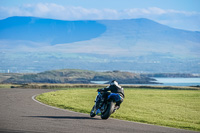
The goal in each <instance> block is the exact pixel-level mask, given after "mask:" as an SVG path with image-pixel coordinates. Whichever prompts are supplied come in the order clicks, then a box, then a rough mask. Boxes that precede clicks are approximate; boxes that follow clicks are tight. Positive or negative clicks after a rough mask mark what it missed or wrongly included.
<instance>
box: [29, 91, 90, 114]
mask: <svg viewBox="0 0 200 133" xmlns="http://www.w3.org/2000/svg"><path fill="white" fill-rule="evenodd" d="M37 95H40V94H36V95H34V96H32V99H33V101H35V102H37V103H39V104H41V105H44V106H47V107H49V108H53V109H57V110H61V111H66V112H71V113H77V114H82V115H88V114H84V113H79V112H75V111H70V110H66V109H61V108H57V107H54V106H50V105H47V104H44V103H42V102H40V101H38V100H36V99H35V97H36V96H37Z"/></svg>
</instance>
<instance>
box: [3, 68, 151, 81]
mask: <svg viewBox="0 0 200 133" xmlns="http://www.w3.org/2000/svg"><path fill="white" fill-rule="evenodd" d="M112 80H117V81H118V82H119V83H120V84H147V83H151V81H154V79H152V78H148V77H146V76H141V75H139V74H134V73H130V72H120V71H109V72H94V71H87V70H77V69H63V70H53V71H46V72H41V73H37V74H23V75H19V74H17V75H15V74H13V75H12V76H10V77H9V78H7V79H5V80H4V81H2V83H20V84H22V83H84V84H90V83H92V82H91V81H108V82H110V81H112Z"/></svg>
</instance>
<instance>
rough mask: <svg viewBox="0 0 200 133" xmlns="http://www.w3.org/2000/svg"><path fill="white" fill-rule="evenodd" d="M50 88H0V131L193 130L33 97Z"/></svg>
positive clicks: (173, 132) (127, 132)
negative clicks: (61, 105) (64, 106)
mask: <svg viewBox="0 0 200 133" xmlns="http://www.w3.org/2000/svg"><path fill="white" fill-rule="evenodd" d="M48 91H53V90H44V89H0V100H1V104H0V132H5V133H40V132H45V133H64V132H65V133H193V132H194V131H187V130H181V129H175V128H169V127H162V126H154V125H148V124H142V123H135V122H128V121H121V120H115V119H108V120H101V119H100V117H96V118H90V117H89V114H81V113H75V112H71V111H67V110H65V111H64V110H59V109H56V108H51V107H48V106H44V105H42V104H39V103H38V102H36V101H34V100H33V99H32V96H34V95H36V94H40V93H43V92H48Z"/></svg>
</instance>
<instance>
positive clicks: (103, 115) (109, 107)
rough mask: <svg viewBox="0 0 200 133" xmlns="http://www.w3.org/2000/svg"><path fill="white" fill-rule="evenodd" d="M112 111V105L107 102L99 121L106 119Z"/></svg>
mask: <svg viewBox="0 0 200 133" xmlns="http://www.w3.org/2000/svg"><path fill="white" fill-rule="evenodd" d="M113 110H114V103H113V102H109V103H108V106H107V109H106V111H105V112H104V113H102V114H101V119H108V118H109V117H110V115H111V114H112V112H113Z"/></svg>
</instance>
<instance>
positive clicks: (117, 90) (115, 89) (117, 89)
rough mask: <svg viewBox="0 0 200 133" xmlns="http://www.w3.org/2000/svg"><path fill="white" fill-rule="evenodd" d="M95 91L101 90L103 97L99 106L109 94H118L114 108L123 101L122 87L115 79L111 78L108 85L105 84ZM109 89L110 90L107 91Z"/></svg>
mask: <svg viewBox="0 0 200 133" xmlns="http://www.w3.org/2000/svg"><path fill="white" fill-rule="evenodd" d="M97 91H99V92H100V91H103V92H104V93H103V96H102V97H103V99H102V101H101V103H100V106H102V105H103V102H104V101H105V100H106V99H107V98H108V97H109V96H113V95H117V96H118V100H117V102H116V107H115V108H116V109H119V108H120V104H121V103H122V102H123V99H124V97H125V96H124V89H123V88H122V87H121V86H120V85H119V84H118V83H117V81H115V80H113V81H112V82H111V83H110V85H109V86H107V87H106V88H103V89H98V90H97ZM108 91H110V92H108Z"/></svg>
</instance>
